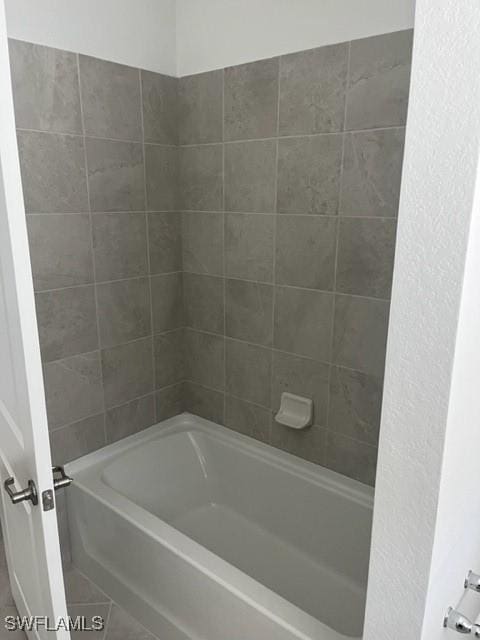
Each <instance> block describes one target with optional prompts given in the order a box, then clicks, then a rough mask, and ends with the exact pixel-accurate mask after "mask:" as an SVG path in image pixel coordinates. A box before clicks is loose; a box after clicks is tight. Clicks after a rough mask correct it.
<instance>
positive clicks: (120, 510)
mask: <svg viewBox="0 0 480 640" xmlns="http://www.w3.org/2000/svg"><path fill="white" fill-rule="evenodd" d="M68 471H69V473H70V474H71V475H73V477H74V480H75V482H74V484H73V485H72V486H71V487H70V489H69V491H68V492H67V495H68V514H69V523H70V533H71V539H72V555H73V562H74V563H75V564H76V565H77V567H79V568H80V569H81V570H82V571H83V572H84V573H85V574H86V575H88V576H89V577H90V578H91V579H92V580H94V581H95V582H96V583H97V584H98V585H99V586H100V587H102V588H103V589H104V590H105V591H106V592H107V593H108V594H109V595H110V596H111V597H112V598H113V599H114V600H116V601H117V602H118V603H119V604H120V605H121V606H123V607H124V608H125V609H126V610H127V611H129V612H130V613H131V614H132V615H133V616H135V617H136V618H137V619H139V620H141V621H142V622H143V624H144V625H145V626H146V627H147V628H148V629H150V630H151V631H152V632H153V633H155V634H156V635H157V636H159V637H160V638H161V640H184V639H185V638H191V639H194V640H292V639H293V638H302V639H307V638H308V639H315V640H341V639H344V638H345V637H346V636H347V637H352V636H353V637H360V636H361V634H362V627H363V614H364V606H365V591H366V582H367V569H368V556H369V547H370V527H371V518H372V505H373V492H372V489H371V488H369V487H367V486H365V485H362V484H360V483H358V482H355V481H353V480H350V479H348V478H345V477H343V476H341V475H339V474H336V473H333V472H331V471H328V470H326V469H324V468H322V467H318V466H316V465H313V464H311V463H308V462H303V461H302V460H300V459H298V458H295V457H293V456H291V455H289V454H286V453H283V452H281V451H279V450H277V449H274V448H272V447H269V446H267V445H264V444H261V443H259V442H256V441H255V440H252V439H251V438H247V437H245V436H242V435H238V434H236V433H234V432H232V431H230V430H228V429H225V428H224V427H221V426H219V425H216V424H214V423H212V422H208V421H207V420H202V419H201V418H197V417H195V416H192V415H189V414H183V415H181V416H177V417H175V418H172V419H170V420H166V421H165V422H163V423H160V424H158V425H155V426H154V427H151V428H149V429H147V430H146V431H143V432H141V433H139V434H136V435H134V436H131V437H129V438H126V439H125V440H122V441H120V442H117V443H115V444H113V445H111V446H108V447H106V448H104V449H102V450H100V451H96V452H95V453H93V454H90V455H88V456H85V457H84V458H82V459H80V460H77V461H75V462H74V463H71V464H70V465H68Z"/></svg>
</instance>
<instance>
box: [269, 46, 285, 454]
mask: <svg viewBox="0 0 480 640" xmlns="http://www.w3.org/2000/svg"><path fill="white" fill-rule="evenodd" d="M281 70H282V56H280V57H279V59H278V69H277V113H276V134H277V136H276V140H275V178H274V185H275V187H274V188H275V192H274V193H275V196H274V203H273V210H274V212H275V214H276V215H275V218H274V221H273V255H272V260H273V265H272V280H273V291H272V318H271V331H272V344H271V347H270V406H271V410H273V386H274V379H275V372H274V345H275V312H276V307H277V242H278V158H279V146H280V143H279V136H280V92H281V76H282V74H281ZM272 427H273V422H272V420H270V421H269V426H268V441H269V442H272V436H273V431H272Z"/></svg>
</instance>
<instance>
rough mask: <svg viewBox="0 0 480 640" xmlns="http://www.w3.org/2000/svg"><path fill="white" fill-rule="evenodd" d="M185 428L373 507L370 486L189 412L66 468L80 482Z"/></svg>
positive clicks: (112, 444)
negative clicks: (88, 474)
mask: <svg viewBox="0 0 480 640" xmlns="http://www.w3.org/2000/svg"><path fill="white" fill-rule="evenodd" d="M182 431H200V432H202V433H204V434H206V435H207V436H208V437H213V438H217V439H219V440H221V441H223V442H224V443H226V444H228V445H230V446H231V445H232V444H233V443H235V444H236V446H239V447H240V449H242V450H243V451H244V452H246V453H247V454H248V455H250V456H252V457H255V458H257V459H263V460H265V461H267V462H268V463H269V464H271V465H272V466H274V467H276V468H277V469H278V468H280V469H282V470H284V471H287V472H288V473H290V474H292V475H296V476H297V477H300V478H303V479H305V480H307V481H309V482H312V483H313V484H316V485H318V486H322V487H323V488H325V489H327V490H329V491H333V492H335V493H341V494H342V495H344V496H345V497H347V498H348V499H350V500H354V501H355V502H357V503H358V504H360V505H361V506H364V507H366V508H370V509H372V510H373V505H374V493H375V492H374V488H373V487H371V486H370V485H367V484H364V483H362V482H359V481H358V480H354V479H353V478H349V477H348V476H344V475H342V474H340V473H338V472H336V471H333V470H332V469H328V468H327V467H324V466H322V465H319V464H315V463H314V462H310V461H308V460H304V459H303V458H300V457H298V456H295V455H293V454H291V453H288V452H287V451H284V450H283V449H279V448H277V447H274V446H272V445H270V444H267V443H265V442H262V441H261V440H256V439H255V438H252V437H251V436H247V435H245V434H243V433H239V432H237V431H234V430H233V429H229V428H228V427H224V426H223V425H220V424H218V423H216V422H212V421H210V420H206V419H205V418H201V417H200V416H196V415H194V414H191V413H188V412H183V413H181V414H178V415H177V416H174V417H172V418H168V419H167V420H163V421H161V422H157V423H156V424H154V425H152V426H150V427H147V428H146V429H143V430H142V431H138V432H137V433H134V434H132V435H129V436H127V437H126V438H122V439H121V440H117V441H116V442H112V443H110V444H107V445H105V446H104V447H102V448H100V449H97V450H96V451H92V452H91V453H88V454H86V455H84V456H81V457H80V458H77V459H76V460H73V461H71V462H69V463H67V464H66V465H65V470H66V471H67V472H68V473H70V474H73V475H75V474H80V482H81V481H82V479H83V472H84V471H86V470H87V469H92V468H93V469H92V471H93V470H94V469H95V470H97V468H98V467H99V466H100V464H101V463H103V462H106V461H107V460H108V461H109V462H114V461H115V460H117V459H118V458H120V457H121V456H122V455H123V454H124V453H126V452H127V451H129V450H134V449H137V448H138V447H140V446H142V445H143V444H145V443H147V442H150V441H151V440H156V439H157V438H158V436H159V435H160V434H161V437H164V436H168V435H169V434H170V433H176V432H182ZM74 480H75V478H74ZM77 484H78V479H77ZM112 490H114V489H112Z"/></svg>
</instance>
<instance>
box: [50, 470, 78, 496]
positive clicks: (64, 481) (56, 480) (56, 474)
mask: <svg viewBox="0 0 480 640" xmlns="http://www.w3.org/2000/svg"><path fill="white" fill-rule="evenodd" d="M52 473H53V488H54V489H55V491H58V490H59V489H63V488H64V487H69V486H70V485H71V484H72V482H73V478H70V476H67V474H66V473H65V469H64V468H63V467H52Z"/></svg>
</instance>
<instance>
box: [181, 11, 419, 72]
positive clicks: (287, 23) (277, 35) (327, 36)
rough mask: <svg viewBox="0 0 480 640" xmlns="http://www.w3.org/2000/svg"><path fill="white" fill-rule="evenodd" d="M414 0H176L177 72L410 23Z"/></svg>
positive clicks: (410, 24)
mask: <svg viewBox="0 0 480 640" xmlns="http://www.w3.org/2000/svg"><path fill="white" fill-rule="evenodd" d="M414 6H415V0H362V1H359V0H177V69H178V74H179V75H180V76H184V75H188V74H190V73H199V72H200V71H207V70H210V69H218V68H221V67H225V66H229V65H234V64H240V63H243V62H251V61H253V60H259V59H261V58H268V57H271V56H276V55H280V54H283V53H291V52H293V51H301V50H302V49H310V48H312V47H318V46H321V45H324V44H331V43H334V42H343V41H345V40H353V39H355V38H362V37H365V36H370V35H375V34H379V33H387V32H390V31H398V30H400V29H408V28H411V27H413V14H414Z"/></svg>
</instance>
